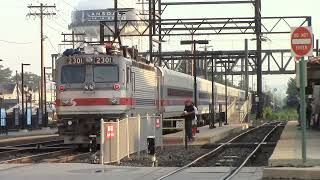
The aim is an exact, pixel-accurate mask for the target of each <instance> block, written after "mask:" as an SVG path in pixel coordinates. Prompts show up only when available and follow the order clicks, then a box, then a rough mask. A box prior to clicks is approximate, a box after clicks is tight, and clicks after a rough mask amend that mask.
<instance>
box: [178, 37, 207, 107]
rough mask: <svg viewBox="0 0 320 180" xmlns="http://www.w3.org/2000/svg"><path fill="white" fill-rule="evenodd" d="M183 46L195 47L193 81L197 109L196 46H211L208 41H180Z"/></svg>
mask: <svg viewBox="0 0 320 180" xmlns="http://www.w3.org/2000/svg"><path fill="white" fill-rule="evenodd" d="M180 44H181V45H188V44H192V45H193V77H194V79H193V81H194V105H195V106H196V107H197V105H198V103H197V59H196V53H197V52H196V44H209V41H208V40H191V41H190V40H187V41H180Z"/></svg>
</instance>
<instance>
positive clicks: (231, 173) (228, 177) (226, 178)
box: [220, 123, 281, 180]
mask: <svg viewBox="0 0 320 180" xmlns="http://www.w3.org/2000/svg"><path fill="white" fill-rule="evenodd" d="M279 124H281V123H279ZM279 124H278V125H276V126H274V128H272V129H271V130H270V131H269V133H268V134H267V135H266V136H265V137H264V138H263V140H262V141H261V142H260V143H259V144H258V145H257V147H256V148H255V149H254V150H253V151H252V152H251V153H250V154H249V155H248V156H247V158H246V159H245V160H244V161H243V162H242V164H241V165H240V166H239V167H237V168H236V169H234V170H232V171H230V172H229V173H228V174H227V175H225V176H224V177H222V178H220V180H230V179H232V178H233V177H234V176H235V175H236V174H237V173H238V172H239V171H240V170H241V169H242V168H243V166H244V165H245V164H246V163H247V162H248V161H249V159H250V158H251V157H252V156H253V155H254V154H255V153H256V152H257V151H258V150H259V149H260V147H261V146H262V145H263V144H264V143H265V140H266V139H267V138H268V137H269V136H270V134H271V133H272V132H273V131H274V130H275V129H277V128H278V127H279Z"/></svg>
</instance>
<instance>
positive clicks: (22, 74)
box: [21, 63, 31, 129]
mask: <svg viewBox="0 0 320 180" xmlns="http://www.w3.org/2000/svg"><path fill="white" fill-rule="evenodd" d="M30 65H31V64H24V63H21V110H22V118H21V119H22V123H21V124H22V128H23V129H24V128H25V123H26V121H25V116H24V105H23V101H24V97H23V96H24V72H23V67H24V66H30ZM26 108H27V107H26Z"/></svg>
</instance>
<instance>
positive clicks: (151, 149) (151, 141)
mask: <svg viewBox="0 0 320 180" xmlns="http://www.w3.org/2000/svg"><path fill="white" fill-rule="evenodd" d="M147 143H148V154H149V155H152V156H153V155H155V153H156V147H155V146H156V142H155V137H154V136H148V137H147Z"/></svg>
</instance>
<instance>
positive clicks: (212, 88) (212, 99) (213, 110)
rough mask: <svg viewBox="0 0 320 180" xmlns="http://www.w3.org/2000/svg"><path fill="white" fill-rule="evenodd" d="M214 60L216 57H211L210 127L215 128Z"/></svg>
mask: <svg viewBox="0 0 320 180" xmlns="http://www.w3.org/2000/svg"><path fill="white" fill-rule="evenodd" d="M213 62H214V59H213V58H212V59H211V112H212V117H211V118H212V122H211V124H210V126H209V128H210V129H213V128H215V127H216V126H215V125H214V123H215V122H214V121H215V115H216V112H215V102H214V98H215V97H214V80H215V77H214V76H215V75H214V72H213V64H214V63H213Z"/></svg>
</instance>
